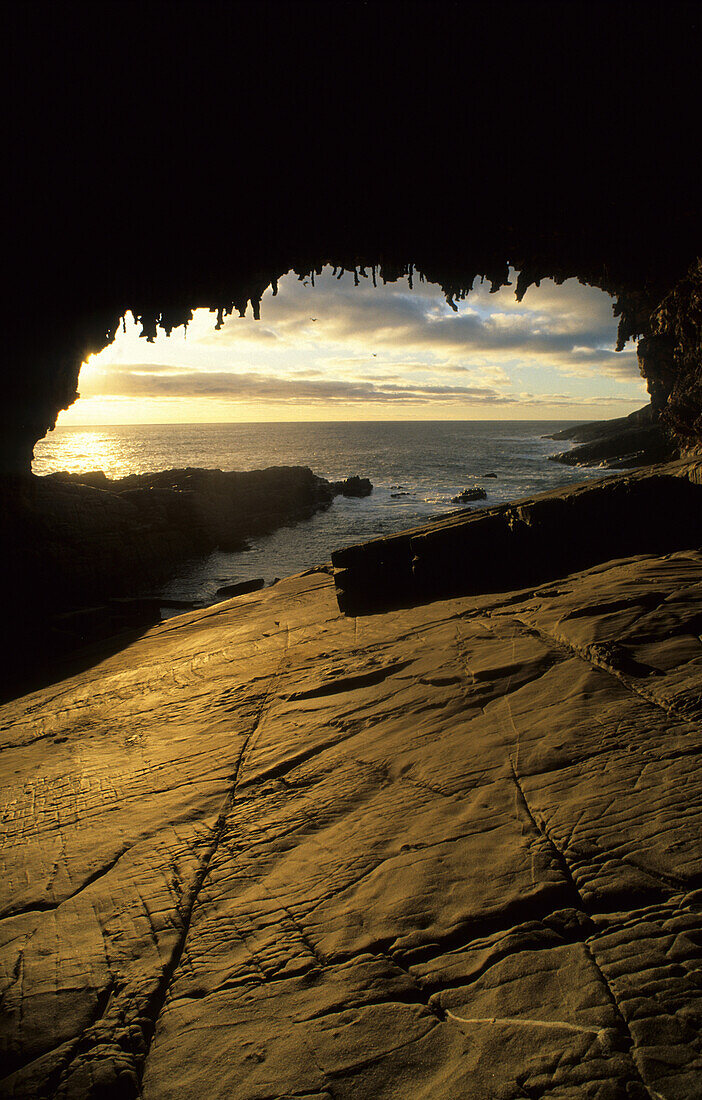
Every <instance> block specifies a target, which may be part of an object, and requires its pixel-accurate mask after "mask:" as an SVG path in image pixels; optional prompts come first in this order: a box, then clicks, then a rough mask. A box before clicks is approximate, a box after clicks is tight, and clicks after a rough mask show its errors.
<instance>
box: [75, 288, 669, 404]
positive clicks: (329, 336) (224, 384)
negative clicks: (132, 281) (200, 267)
mask: <svg viewBox="0 0 702 1100" xmlns="http://www.w3.org/2000/svg"><path fill="white" fill-rule="evenodd" d="M512 282H513V285H512V286H507V287H503V288H502V289H501V290H500V291H498V292H497V293H495V294H491V293H490V290H489V284H488V283H483V284H481V283H480V281H479V280H476V285H475V287H474V289H473V291H472V292H471V293H470V294H469V295H468V297H467V299H466V300H465V301H464V302H460V303H458V312H454V311H453V310H452V309H451V307H450V306H449V305H448V304H447V302H446V301H445V299H444V296H443V294H442V292H441V290H440V288H439V287H437V286H435V285H432V284H428V283H421V282H419V281H418V280H417V279H416V278H415V280H414V289H410V287H409V285H408V283H407V280H406V279H403V280H400V281H398V282H396V283H389V284H388V285H387V286H383V285H382V283H380V282H379V285H378V287H377V288H374V287H373V284H372V281H371V279H370V278H369V279H367V280H366V279H361V283H360V285H359V286H358V287H355V286H354V278H353V275H352V274H348V273H347V274H344V275H343V276H342V278H341V279H337V278H336V277H334V276H333V275H332V272H331V270H330V269H327V270H325V272H324V273H323V274H322V275H321V276H317V278H316V279H315V285H314V287H313V286H312V284H311V282H310V280H309V279H305V280H299V279H298V278H297V276H295V275H292V274H289V275H286V276H285V277H284V278H283V279H281V280H280V282H279V290H278V294H277V295H276V296H273V294H272V291H271V290H268V291H266V293H265V295H264V297H263V300H262V303H261V320H260V321H254V319H253V317H252V315H251V310H250V308H249V310H248V312H247V315H246V316H245V317H244V318H240V317H239V316H238V314H235V315H234V316H232V317H228V318H226V320H225V322H224V324H223V325H222V327H221V328H220V329H219V330H216V329H215V322H216V317H215V314H214V313H212V312H210V311H209V310H204V309H201V310H197V311H196V312H195V314H194V317H193V321H192V322H191V324H190V325H189V326H188V328H187V330H184V329H183V328H181V329H176V330H174V332H173V333H172V334H171V336H170V337H167V336H166V335H165V333H161V332H160V333H159V335H158V336H157V338H156V339H155V340H154V341H153V342H152V343H149V342H148V341H147V340H146V339H144V338H143V337H141V336H140V335H139V332H140V328H139V326H137V325H136V324H135V323H134V320H133V318H132V316H131V314H127V316H126V318H125V320H124V328H122V327H120V330H119V332H118V334H117V336H116V338H115V341H114V343H112V344H111V345H110V346H109V347H108V348H105V349H104V351H102V352H100V353H99V354H98V355H93V356H91V357H90V358H89V359H88V360H87V362H86V363H85V364H84V365H83V367H82V369H81V374H80V381H79V390H80V394H81V398H80V400H79V401H77V402H76V403H75V404H74V405H73V406H72V407H71V408H70V409H68V410H67V411H65V412H63V413H62V414H61V416H60V419H59V424H60V425H66V426H69V425H79V424H91V425H98V424H134V423H152V424H165V423H177V422H181V423H196V422H209V423H225V422H229V421H281V420H283V421H289V420H305V421H314V420H319V421H324V420H500V419H511V420H529V419H534V420H548V419H558V420H568V419H574V420H582V419H592V420H596V419H602V418H607V417H614V416H623V415H626V414H627V413H629V412H631V411H633V410H634V409H636V408H640V407H641V405H643V404H645V403H646V401H647V400H648V397H647V394H646V387H645V383H644V381H643V379H642V378H641V376H640V374H639V369H638V365H637V361H636V353H635V347H634V345H633V344H629V345H627V347H626V348H625V349H624V351H622V352H615V350H614V347H615V340H616V327H617V322H616V320H615V318H614V317H613V316H612V300H611V299H610V298H608V297H607V295H605V294H603V293H602V292H601V291H599V290H595V289H593V288H592V287H585V286H581V285H580V284H579V283H578V282H577V281H576V280H574V279H571V280H568V281H567V282H566V283H564V284H563V285H562V286H556V284H555V283H553V282H552V281H551V280H543V281H542V283H541V286H540V287H530V288H529V290H528V291H527V293H526V295H525V297H524V299H523V301H522V302H521V303H519V302H517V300H516V298H515V295H514V289H515V284H516V276H515V277H513V279H512Z"/></svg>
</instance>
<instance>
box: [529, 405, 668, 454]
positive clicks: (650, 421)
mask: <svg viewBox="0 0 702 1100" xmlns="http://www.w3.org/2000/svg"><path fill="white" fill-rule="evenodd" d="M544 438H545V439H555V440H568V441H572V442H575V443H578V444H579V446H577V447H572V448H571V450H569V451H561V452H559V453H558V454H555V455H550V456H549V458H550V461H551V462H560V463H562V464H563V465H564V466H605V467H608V468H610V469H614V470H621V469H633V468H635V467H637V466H648V465H651V464H652V463H654V462H671V461H673V460H674V459H676V458H679V457H680V449H679V447H678V445H677V444H676V443H675V442H674V441H673V439H672V436H671V435H670V433H669V432H668V430H667V429H666V427H665V426H664V425H663V424H662V423H661V421H660V419H659V417H658V415H657V413H656V412H655V410H654V409H653V407H652V406H651V405H645V406H644V407H643V408H642V409H637V410H636V412H633V413H630V415H629V416H621V417H618V418H617V419H615V420H604V421H603V420H595V421H592V422H590V423H586V424H577V425H576V426H575V427H573V428H564V429H563V430H562V431H560V432H555V433H554V434H553V435H547V436H544Z"/></svg>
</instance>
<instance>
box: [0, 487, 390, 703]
mask: <svg viewBox="0 0 702 1100" xmlns="http://www.w3.org/2000/svg"><path fill="white" fill-rule="evenodd" d="M370 489H372V486H371V483H370V482H369V481H368V479H367V478H358V477H352V478H349V479H347V481H344V482H335V483H331V482H329V481H327V480H326V479H325V478H323V477H318V476H317V475H315V474H313V473H312V471H311V470H310V469H308V468H307V467H302V466H283V467H277V466H271V467H269V468H268V469H265V470H251V471H248V472H243V473H239V472H228V473H223V472H222V471H221V470H197V469H186V470H166V471H162V472H160V473H155V474H134V475H130V476H128V477H125V478H120V479H118V480H114V481H111V480H110V479H109V478H107V477H106V476H105V475H104V474H103V473H101V472H99V471H98V472H93V473H92V474H75V475H68V474H52V475H49V476H48V477H43V478H40V477H31V476H30V477H25V478H16V479H13V480H11V481H10V482H9V483H6V484H5V486H4V487H2V485H0V490H2V491H0V502H1V503H2V510H3V519H4V524H5V530H4V532H3V538H2V542H1V543H0V565H1V566H2V568H3V572H4V575H5V576H6V577H8V578H11V581H10V584H9V586H8V588H9V590H8V591H7V593H6V596H5V606H6V608H7V610H8V613H9V614H10V615H11V616H13V617H15V618H16V620H17V623H18V632H17V635H16V637H15V640H14V644H13V647H12V650H13V652H12V654H11V655H10V656H9V657H8V662H6V663H5V666H4V668H3V670H2V671H1V672H0V684H2V685H3V686H4V688H5V689H6V690H7V689H8V688H12V686H13V684H14V685H15V686H16V682H17V680H18V677H19V681H20V682H24V680H25V678H26V673H27V672H28V671H29V669H30V668H31V666H32V665H34V666H37V665H39V664H40V663H41V661H42V659H47V660H48V659H55V658H56V656H57V655H59V654H61V653H63V652H66V651H67V650H70V649H74V648H75V647H76V646H81V645H84V644H86V643H87V642H89V641H94V640H95V639H96V638H98V637H107V636H109V635H111V634H114V633H116V632H118V631H119V630H120V629H124V628H126V627H131V628H136V627H138V626H143V625H144V624H145V623H146V624H150V623H151V622H153V621H154V620H158V617H159V611H158V602H157V601H153V600H143V599H134V598H133V597H139V596H144V595H146V594H148V593H149V592H153V591H154V588H155V587H158V586H159V585H162V584H163V583H164V582H165V581H166V580H167V579H168V578H169V577H171V576H172V575H173V574H174V573H175V571H176V570H177V569H179V568H182V566H183V563H184V562H185V561H186V560H187V559H189V558H194V557H199V556H202V555H204V554H208V553H210V552H211V551H212V550H213V549H215V548H220V549H225V550H237V549H242V548H243V547H245V545H246V539H247V538H248V537H250V536H254V535H261V534H265V533H266V532H269V531H273V530H275V529H276V528H278V527H280V526H284V525H285V524H290V523H297V522H299V521H300V520H305V519H308V518H309V517H310V516H312V515H313V514H314V513H315V512H317V511H319V510H320V509H323V508H327V507H329V505H330V504H331V503H332V501H333V499H334V497H335V496H337V495H339V494H343V493H349V492H350V493H352V494H359V493H366V492H367V491H369V490H370ZM127 597H132V598H131V599H127Z"/></svg>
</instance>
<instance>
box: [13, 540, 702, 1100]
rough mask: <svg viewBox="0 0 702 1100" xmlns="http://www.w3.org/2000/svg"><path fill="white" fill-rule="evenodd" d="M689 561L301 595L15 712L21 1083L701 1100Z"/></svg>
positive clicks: (650, 559)
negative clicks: (430, 591)
mask: <svg viewBox="0 0 702 1100" xmlns="http://www.w3.org/2000/svg"><path fill="white" fill-rule="evenodd" d="M700 565H701V557H700V553H699V552H696V551H692V550H687V551H681V552H677V553H672V554H667V555H665V556H655V555H649V556H643V557H636V558H628V559H622V560H619V561H614V562H610V563H608V564H605V565H598V566H596V567H594V568H592V569H589V570H586V571H584V572H582V573H578V574H574V575H572V576H570V577H567V578H565V579H562V580H559V581H557V582H551V583H548V584H544V585H542V586H541V587H539V588H536V589H529V590H523V591H519V592H512V593H504V592H503V593H500V594H498V595H483V596H478V597H475V596H473V597H461V598H458V599H451V600H445V601H440V602H434V603H429V604H425V605H424V606H421V607H415V608H412V609H410V610H399V611H392V612H388V613H386V614H376V615H367V616H359V617H357V618H353V617H348V618H347V617H344V616H342V615H341V614H340V613H339V611H338V609H337V604H336V599H335V594H334V585H333V581H332V579H331V577H330V576H328V575H327V574H326V573H312V574H310V575H307V576H300V577H293V578H290V579H288V580H286V581H283V582H280V583H279V584H278V585H276V586H275V588H272V589H266V590H262V591H260V592H257V593H255V594H251V595H247V596H244V597H240V598H238V599H235V600H230V601H228V602H226V603H223V604H219V605H217V606H215V607H213V608H209V609H208V610H206V611H204V612H203V611H198V612H192V613H190V614H188V615H185V616H182V617H180V618H178V619H171V620H169V621H168V622H167V623H164V624H162V625H160V626H158V627H156V628H154V629H152V630H151V631H149V632H148V633H147V634H145V635H144V636H143V637H142V638H140V639H139V640H138V641H136V642H134V643H133V644H132V645H131V646H129V647H128V648H126V649H124V650H123V651H122V652H121V653H118V654H113V655H112V656H109V657H107V658H106V659H104V660H103V661H102V662H101V663H100V664H98V665H96V666H95V667H93V668H92V669H90V670H88V671H85V672H82V673H80V674H79V675H77V676H75V677H74V678H73V679H69V680H66V681H64V682H63V683H60V684H54V685H53V686H52V687H50V688H47V689H45V690H42V691H41V692H37V693H35V694H33V695H29V696H25V697H24V698H22V699H20V700H17V701H15V702H13V703H11V704H8V705H6V706H5V707H3V708H2V710H1V711H0V743H1V744H2V753H1V754H0V769H1V771H2V784H3V796H2V797H3V802H2V826H1V833H0V860H1V862H0V870H1V872H2V873H1V875H0V898H1V906H2V909H1V913H2V920H1V921H0V983H1V985H0V989H1V992H2V1044H3V1045H2V1067H3V1072H4V1075H5V1076H4V1079H3V1081H2V1086H1V1090H0V1091H1V1092H2V1095H3V1096H8V1097H16V1098H19V1097H27V1098H28V1097H35V1096H36V1097H52V1096H57V1097H62V1098H76V1100H78V1098H88V1097H91V1098H96V1100H97V1098H105V1097H108V1098H109V1097H114V1098H121V1097H133V1096H136V1095H143V1096H144V1097H145V1098H146V1100H166V1098H175V1097H178V1098H179V1100H181V1098H184V1097H192V1098H196V1097H197V1098H199V1097H208V1098H218V1097H222V1098H224V1097H227V1098H234V1097H241V1098H246V1100H254V1098H255V1100H276V1098H278V1100H282V1098H283V1097H305V1098H307V1100H322V1098H325V1100H329V1098H334V1100H342V1098H343V1100H346V1098H349V1100H357V1098H366V1097H374V1098H375V1097H383V1098H391V1097H392V1098H398V1100H399V1098H402V1097H432V1098H436V1097H445V1098H447V1100H448V1098H455V1097H458V1096H460V1097H469V1098H475V1100H484V1098H486V1097H490V1098H494V1100H511V1098H525V1097H531V1098H541V1097H544V1098H549V1100H576V1098H581V1097H593V1098H599V1100H618V1098H622V1100H624V1098H627V1100H645V1098H655V1100H660V1098H661V1097H663V1098H665V1100H677V1098H692V1097H700V1096H701V1095H702V1037H701V1031H702V848H701V844H700V837H701V836H702V729H701V728H700V718H701V717H702V692H701V684H702V641H701V640H700V632H701V626H702V618H701V614H702V609H701V601H700V596H701V595H702V582H701V580H700V577H701V570H700Z"/></svg>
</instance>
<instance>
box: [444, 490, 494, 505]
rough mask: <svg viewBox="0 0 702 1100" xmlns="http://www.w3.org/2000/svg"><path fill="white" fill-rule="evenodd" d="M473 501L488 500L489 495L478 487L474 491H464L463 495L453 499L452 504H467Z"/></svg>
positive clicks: (459, 494)
mask: <svg viewBox="0 0 702 1100" xmlns="http://www.w3.org/2000/svg"><path fill="white" fill-rule="evenodd" d="M471 500H487V493H486V492H485V490H484V489H481V488H480V486H477V485H476V486H475V488H473V489H464V490H463V492H462V493H458V494H457V495H456V496H455V497H451V503H452V504H467V503H468V502H469V501H471Z"/></svg>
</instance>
